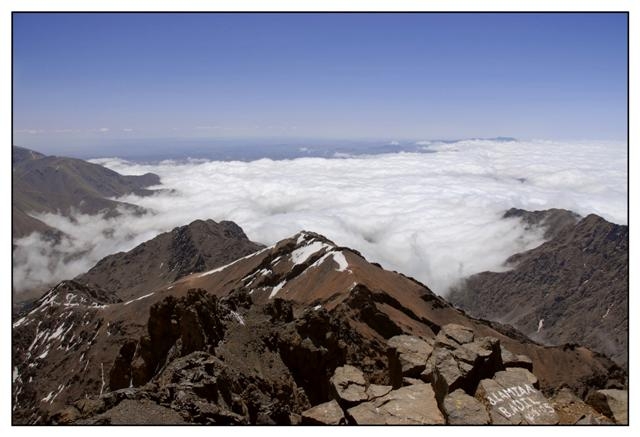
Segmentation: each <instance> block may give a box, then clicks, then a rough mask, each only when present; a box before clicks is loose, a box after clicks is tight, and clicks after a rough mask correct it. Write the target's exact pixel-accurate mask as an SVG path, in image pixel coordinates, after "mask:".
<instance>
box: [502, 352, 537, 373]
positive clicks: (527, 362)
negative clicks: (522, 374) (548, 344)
mask: <svg viewBox="0 0 640 437" xmlns="http://www.w3.org/2000/svg"><path fill="white" fill-rule="evenodd" d="M500 354H501V356H502V363H503V364H504V367H522V368H523V369H527V370H529V371H530V372H531V371H533V361H531V358H529V357H528V356H526V355H516V354H514V353H512V352H511V351H509V350H508V349H506V348H505V347H504V346H500Z"/></svg>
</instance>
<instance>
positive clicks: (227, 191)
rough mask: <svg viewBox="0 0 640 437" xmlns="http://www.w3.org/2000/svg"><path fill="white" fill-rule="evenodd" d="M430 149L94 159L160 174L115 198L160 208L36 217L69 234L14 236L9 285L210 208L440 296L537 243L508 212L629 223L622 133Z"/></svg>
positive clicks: (268, 240)
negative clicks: (313, 240) (352, 257)
mask: <svg viewBox="0 0 640 437" xmlns="http://www.w3.org/2000/svg"><path fill="white" fill-rule="evenodd" d="M425 144H427V143H425ZM424 147H425V148H427V149H428V151H429V152H434V153H392V154H381V155H368V156H357V157H355V156H354V157H346V158H342V159H325V158H299V159H292V160H270V159H260V160H257V161H251V162H237V161H233V162H223V161H202V160H198V161H186V162H175V161H163V162H160V163H158V164H139V163H133V162H127V161H123V160H120V159H117V158H113V159H99V160H94V161H93V162H97V163H100V164H102V165H104V166H106V167H108V168H110V169H113V170H115V171H118V172H120V173H122V174H143V173H146V172H153V173H156V174H158V175H159V176H160V177H161V181H162V185H161V187H157V188H170V189H172V190H173V191H171V192H163V193H161V194H157V195H154V196H151V197H144V198H141V197H137V196H125V197H123V198H120V199H118V200H122V201H125V202H130V203H135V204H138V205H141V206H143V207H145V208H147V209H149V210H150V211H153V213H152V214H146V215H143V216H140V217H136V216H133V215H131V214H127V213H124V214H123V215H121V216H120V217H116V218H108V219H107V218H102V217H100V216H86V215H81V214H77V215H75V216H74V217H73V220H70V219H69V218H66V217H63V216H60V215H53V214H43V215H37V218H39V219H41V220H43V221H44V222H46V223H47V224H49V225H51V226H54V227H56V228H58V229H60V230H61V231H63V232H64V233H66V234H67V235H69V238H68V239H64V240H63V241H62V242H61V243H60V244H58V245H55V246H53V245H51V243H49V242H47V241H45V240H43V239H42V238H41V237H40V236H39V235H38V234H32V235H31V236H29V237H26V238H23V239H20V240H16V241H15V242H14V243H15V244H16V245H17V248H16V250H15V252H14V270H13V273H14V287H15V289H16V290H21V289H25V288H29V287H35V286H38V285H40V284H42V283H51V282H56V281H59V280H62V279H67V278H72V277H74V276H76V275H78V274H80V273H83V272H84V271H86V270H88V269H89V268H90V267H92V266H93V265H94V264H95V263H96V262H97V261H98V260H99V259H101V258H102V257H104V256H106V255H108V254H111V253H115V252H118V251H126V250H130V249H132V248H133V247H135V246H136V245H138V244H140V243H141V242H143V241H146V240H148V239H150V238H153V237H154V236H156V235H157V234H158V233H160V232H165V231H168V230H170V229H172V228H174V227H176V226H182V225H185V224H188V223H190V222H191V221H193V220H195V219H209V218H210V219H213V220H216V221H220V220H232V221H234V222H236V223H238V224H239V225H240V226H241V227H242V228H243V229H244V230H245V232H246V233H247V235H248V237H249V238H250V239H251V240H254V241H258V242H261V243H264V244H267V245H270V244H273V243H275V242H276V241H278V240H280V239H283V238H286V237H289V236H292V235H293V234H295V233H296V232H298V231H299V230H302V229H305V230H310V231H314V232H318V233H320V234H323V235H325V236H327V237H328V238H330V239H331V240H333V241H334V242H335V243H336V244H338V245H341V246H348V247H352V248H354V249H356V250H358V251H360V252H361V253H362V254H363V255H364V256H365V257H366V258H367V259H369V260H370V261H374V262H378V263H380V264H382V266H383V267H385V268H387V269H392V270H397V271H400V272H402V273H405V274H407V275H410V276H413V277H416V278H417V279H419V280H420V281H422V282H424V283H425V284H427V285H428V286H429V287H431V288H432V289H433V290H434V291H435V292H438V293H441V294H444V293H446V291H447V290H448V288H449V287H450V286H452V285H455V284H456V283H457V282H458V281H459V280H460V279H462V278H464V277H466V276H468V275H471V274H474V273H477V272H480V271H485V270H493V271H500V270H504V269H505V268H504V267H503V263H504V260H505V259H506V258H507V257H509V256H510V255H512V254H514V253H516V252H520V251H522V250H526V249H529V248H533V247H535V246H537V245H539V244H541V243H542V241H543V240H542V237H541V235H542V232H541V230H529V231H525V229H524V227H523V225H522V224H521V223H520V222H519V221H518V220H517V219H509V220H506V219H501V217H502V215H503V214H504V212H505V211H506V210H507V209H509V208H512V207H516V208H524V209H527V210H540V209H547V208H566V209H570V210H573V211H575V212H577V213H579V214H581V215H587V214H590V213H595V214H598V215H600V216H602V217H604V218H606V219H607V220H610V221H613V222H615V223H621V224H626V222H627V146H626V143H620V142H571V143H566V142H551V141H489V140H468V141H460V142H457V143H451V144H428V145H426V146H424ZM78 253H81V255H80V256H72V255H73V254H78Z"/></svg>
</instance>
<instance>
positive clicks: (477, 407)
mask: <svg viewBox="0 0 640 437" xmlns="http://www.w3.org/2000/svg"><path fill="white" fill-rule="evenodd" d="M442 412H443V413H444V415H445V417H446V418H447V423H448V424H450V425H486V424H488V423H489V414H488V413H487V410H486V409H485V407H484V405H483V404H481V403H480V402H479V401H478V400H477V399H475V398H473V397H471V396H469V395H468V394H466V393H465V392H464V390H461V389H458V390H456V391H454V392H453V393H450V394H448V395H447V396H445V398H444V402H443V403H442Z"/></svg>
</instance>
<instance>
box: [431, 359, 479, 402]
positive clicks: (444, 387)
mask: <svg viewBox="0 0 640 437" xmlns="http://www.w3.org/2000/svg"><path fill="white" fill-rule="evenodd" d="M432 357H433V373H432V376H431V380H432V384H433V389H434V390H435V393H436V398H437V399H438V402H439V403H441V402H442V401H443V400H444V397H445V396H446V395H448V394H449V393H451V392H452V391H454V390H456V389H458V388H461V387H462V386H463V384H464V382H465V378H466V376H467V374H468V373H469V370H471V366H470V365H469V364H466V365H465V363H461V364H462V366H459V365H458V361H457V360H456V359H455V357H454V355H453V353H452V352H451V351H450V350H448V349H443V348H440V349H436V350H435V351H434V352H433V355H432Z"/></svg>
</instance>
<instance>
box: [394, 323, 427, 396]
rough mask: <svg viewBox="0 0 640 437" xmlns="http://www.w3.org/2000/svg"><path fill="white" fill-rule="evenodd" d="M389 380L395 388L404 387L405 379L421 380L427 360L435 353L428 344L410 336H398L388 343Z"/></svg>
mask: <svg viewBox="0 0 640 437" xmlns="http://www.w3.org/2000/svg"><path fill="white" fill-rule="evenodd" d="M387 346H388V348H387V357H388V360H389V379H390V380H391V384H392V385H393V387H394V388H399V387H401V386H402V379H403V378H405V377H409V378H419V377H420V374H421V373H422V372H423V371H424V369H425V366H426V362H427V358H429V355H431V352H433V346H432V345H431V344H429V343H428V342H426V341H424V340H422V339H420V338H418V337H414V336H410V335H397V336H395V337H392V338H390V339H389V340H388V341H387Z"/></svg>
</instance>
